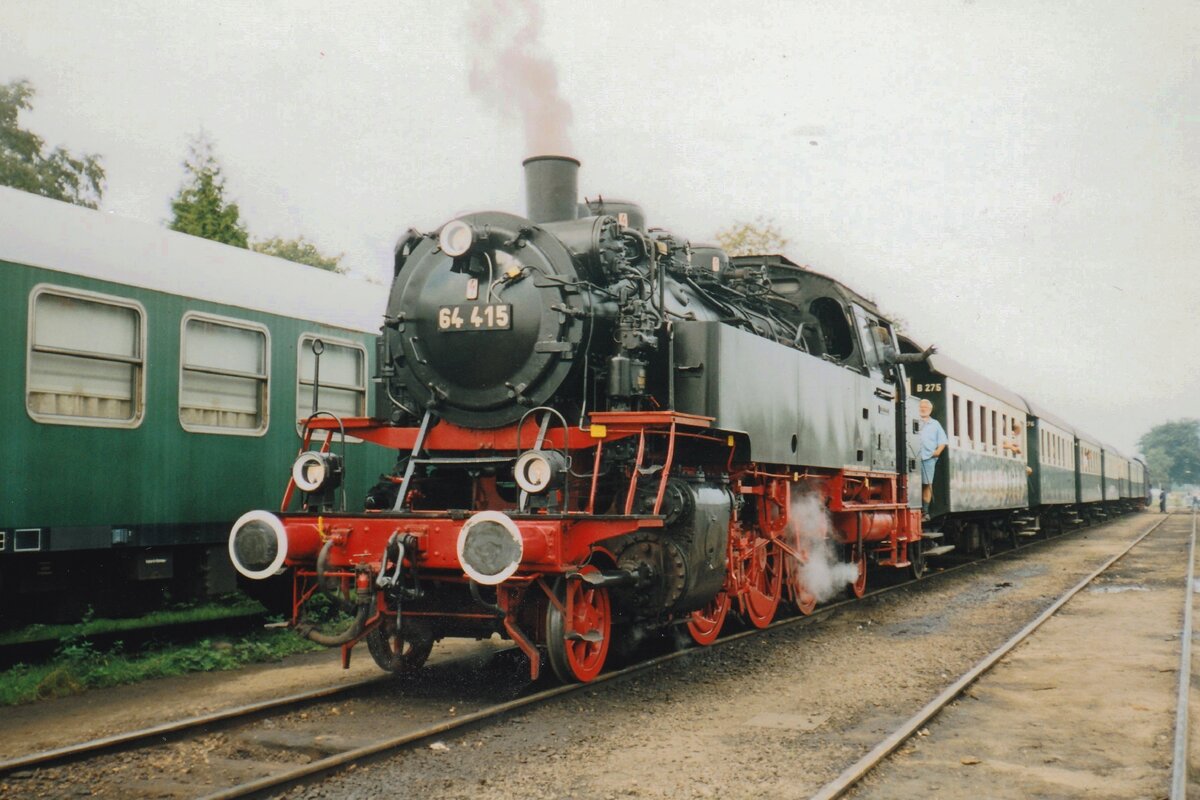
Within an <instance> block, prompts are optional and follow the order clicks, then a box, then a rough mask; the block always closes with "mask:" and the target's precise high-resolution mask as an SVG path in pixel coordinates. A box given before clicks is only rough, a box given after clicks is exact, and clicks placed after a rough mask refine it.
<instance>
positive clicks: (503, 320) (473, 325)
mask: <svg viewBox="0 0 1200 800" xmlns="http://www.w3.org/2000/svg"><path fill="white" fill-rule="evenodd" d="M437 326H438V330H439V331H446V332H451V333H452V332H454V331H506V330H509V329H511V328H512V304H511V303H487V304H486V305H462V306H439V307H438V315H437Z"/></svg>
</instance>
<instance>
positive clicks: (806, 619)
mask: <svg viewBox="0 0 1200 800" xmlns="http://www.w3.org/2000/svg"><path fill="white" fill-rule="evenodd" d="M1160 524H1161V523H1160ZM1081 530H1085V528H1083V527H1080V528H1076V529H1075V530H1073V531H1069V532H1068V533H1066V534H1063V535H1062V536H1056V537H1054V538H1053V539H1040V540H1038V541H1037V542H1032V543H1031V544H1044V543H1049V542H1051V541H1060V540H1062V539H1064V538H1066V536H1068V535H1069V534H1071V533H1075V532H1077V531H1081ZM1148 533H1149V532H1147V534H1148ZM1147 534H1143V535H1142V538H1144V537H1145V536H1146V535H1147ZM1140 540H1141V539H1140V538H1139V540H1138V541H1140ZM1027 547H1028V545H1027V546H1026V547H1021V548H1012V549H1010V550H1007V551H1005V552H1004V553H998V554H996V555H995V556H993V558H992V560H994V559H997V558H1000V557H1003V556H1006V555H1008V554H1010V553H1016V552H1017V551H1018V550H1025V549H1026V548H1027ZM985 561H986V559H977V560H973V561H968V562H966V563H964V564H958V565H955V566H953V567H950V568H948V569H945V570H940V571H939V572H937V573H934V574H931V575H928V576H927V578H922V579H921V580H912V579H910V580H907V581H904V582H902V583H897V584H895V585H892V586H885V587H883V588H880V589H877V590H875V591H873V592H868V593H867V594H865V595H863V597H862V598H851V599H847V600H842V601H839V602H836V603H832V604H830V605H826V606H822V607H820V608H818V609H817V610H816V611H815V612H813V613H812V614H808V615H804V616H796V617H789V618H786V619H782V620H777V621H775V622H773V623H771V624H770V625H769V626H767V627H766V628H763V629H758V628H748V629H747V630H744V631H738V632H737V633H733V634H729V635H726V636H722V637H721V638H720V639H718V640H717V641H716V642H714V643H713V644H712V645H710V646H709V647H700V648H688V649H684V650H677V651H675V652H671V653H666V654H663V655H661V656H657V657H655V658H651V659H649V660H646V661H639V662H638V663H637V664H632V665H630V666H628V667H625V668H624V669H620V670H615V671H613V672H605V673H603V674H601V675H599V676H598V677H597V678H595V679H594V680H592V681H590V682H588V683H575V684H567V685H564V686H555V687H552V688H550V689H547V690H544V691H541V692H537V693H535V694H531V695H528V696H526V697H521V698H517V699H515V700H510V701H508V702H505V703H500V704H498V705H494V706H489V707H487V708H483V709H480V710H478V711H475V712H472V713H470V714H464V715H462V716H461V717H456V718H455V719H453V720H444V721H442V722H438V723H435V724H433V725H430V726H428V727H426V728H422V729H420V730H416V731H411V732H409V733H406V734H403V735H400V736H395V737H391V738H388V739H383V740H379V741H377V742H372V743H371V744H369V745H364V746H362V747H359V748H356V749H354V750H347V751H344V752H342V753H338V754H336V755H332V756H328V757H326V758H322V759H319V760H316V761H312V762H309V763H308V764H304V765H302V766H299V767H297V768H295V769H290V770H286V771H283V772H279V773H277V774H275V775H271V776H267V777H263V778H258V779H255V780H252V781H247V782H246V783H243V784H240V785H238V786H233V787H230V788H228V789H223V790H221V791H218V792H214V793H212V794H209V795H205V796H204V797H203V798H202V800H234V799H235V798H242V797H251V796H261V795H265V794H266V793H268V792H272V791H278V790H280V789H284V788H287V787H290V786H294V785H297V784H299V783H301V782H302V781H304V780H305V779H306V778H315V777H317V776H319V775H323V774H327V773H331V772H335V771H336V770H338V769H340V768H343V767H346V766H349V765H350V764H353V763H356V762H359V761H362V760H364V759H367V758H372V757H377V756H381V755H383V754H385V753H388V752H397V751H400V750H402V749H404V748H407V747H410V746H412V745H416V744H419V743H421V742H423V741H426V740H428V739H432V738H433V737H435V736H440V735H442V734H445V733H449V732H451V731H454V730H457V729H463V728H467V727H469V726H473V725H476V724H479V723H481V722H485V721H486V720H488V719H490V718H493V717H500V716H503V715H505V714H509V713H512V712H513V711H517V710H520V709H522V708H525V707H528V706H532V705H536V704H538V703H542V702H545V701H548V700H551V699H553V698H556V697H560V696H563V695H566V694H570V693H572V692H577V691H581V690H584V689H590V688H592V687H594V686H596V685H598V684H601V683H605V682H607V681H613V680H618V679H621V678H626V677H629V676H632V675H635V674H637V673H640V672H645V671H647V670H650V669H652V668H654V667H657V666H660V665H662V664H665V663H667V662H670V661H674V660H675V659H679V658H685V657H688V656H693V655H699V654H703V653H706V652H709V651H711V650H713V649H715V648H717V647H719V646H722V645H727V644H732V643H733V642H736V641H739V640H741V639H744V638H746V637H749V636H755V635H758V634H760V633H762V632H763V631H766V630H774V629H777V628H781V627H784V626H788V625H806V624H810V623H812V622H815V621H816V620H818V619H820V618H822V617H825V616H827V615H829V614H831V613H832V612H834V611H836V610H837V609H840V608H843V607H845V606H849V605H852V604H854V603H857V602H859V601H860V600H863V599H866V598H868V597H878V596H880V595H884V594H887V593H889V592H893V591H897V590H899V589H904V588H908V587H910V586H912V585H913V584H917V583H920V582H921V581H923V580H929V579H934V578H937V577H940V576H943V575H949V574H951V573H953V572H957V571H958V570H960V569H967V568H971V567H978V566H979V565H981V564H983V563H985Z"/></svg>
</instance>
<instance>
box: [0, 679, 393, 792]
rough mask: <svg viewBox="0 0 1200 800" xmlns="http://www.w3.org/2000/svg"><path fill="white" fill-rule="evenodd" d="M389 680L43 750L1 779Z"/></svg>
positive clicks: (4, 765) (6, 767)
mask: <svg viewBox="0 0 1200 800" xmlns="http://www.w3.org/2000/svg"><path fill="white" fill-rule="evenodd" d="M389 677H390V676H388V675H379V676H376V677H373V678H366V679H364V680H361V681H355V682H353V683H347V684H345V685H342V686H326V687H325V688H323V689H314V690H312V691H308V692H300V693H298V694H292V695H288V696H287V697H278V698H275V699H272V700H263V701H261V702H258V703H249V704H246V705H242V706H236V707H234V708H226V709H222V710H221V711H214V712H212V713H210V714H201V715H198V716H195V717H187V718H185V719H180V720H173V721H171V722H164V723H163V724H161V725H155V726H153V727H150V728H141V729H139V730H135V731H127V732H125V733H118V734H114V735H112V736H105V737H102V738H99V739H90V740H88V741H86V742H78V743H76V744H69V745H66V746H65V747H56V748H54V749H53V750H43V751H41V752H38V753H30V754H28V755H23V756H18V757H16V758H12V759H9V760H7V761H0V776H3V775H6V774H8V773H11V772H15V771H17V770H20V769H29V768H31V767H45V766H49V765H52V764H61V763H65V762H68V761H77V760H79V759H81V758H85V757H88V756H95V755H99V754H101V753H105V752H108V751H112V750H121V749H124V748H127V747H132V746H134V745H138V744H141V743H143V742H145V741H146V740H148V739H160V740H161V739H163V738H166V737H171V736H177V735H179V734H181V733H185V732H187V731H192V730H198V729H201V728H206V727H208V726H210V725H215V724H217V723H220V722H227V721H229V720H233V719H239V718H243V717H249V716H254V715H258V714H263V713H265V712H268V711H276V710H282V709H286V708H291V707H293V706H298V705H303V704H305V703H311V702H313V701H316V700H324V699H327V698H330V697H337V696H339V695H342V694H347V693H349V692H352V691H354V690H356V689H362V688H364V687H366V686H370V685H372V684H377V683H382V682H384V681H387V680H388V679H389ZM157 743H159V742H156V744H157Z"/></svg>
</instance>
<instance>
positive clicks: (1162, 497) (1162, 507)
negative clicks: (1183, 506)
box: [1158, 489, 1167, 514]
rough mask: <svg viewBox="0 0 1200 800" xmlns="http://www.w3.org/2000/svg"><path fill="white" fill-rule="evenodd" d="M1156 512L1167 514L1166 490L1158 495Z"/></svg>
mask: <svg viewBox="0 0 1200 800" xmlns="http://www.w3.org/2000/svg"><path fill="white" fill-rule="evenodd" d="M1158 510H1159V511H1161V512H1162V513H1164V514H1165V513H1167V490H1166V489H1163V490H1162V491H1161V492H1159V493H1158Z"/></svg>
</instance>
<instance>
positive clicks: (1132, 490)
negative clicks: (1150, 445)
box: [1127, 458, 1146, 508]
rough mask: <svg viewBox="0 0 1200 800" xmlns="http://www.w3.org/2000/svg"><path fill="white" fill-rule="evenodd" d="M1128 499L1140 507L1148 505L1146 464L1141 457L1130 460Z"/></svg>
mask: <svg viewBox="0 0 1200 800" xmlns="http://www.w3.org/2000/svg"><path fill="white" fill-rule="evenodd" d="M1127 499H1128V500H1130V501H1131V502H1132V504H1133V505H1134V506H1137V507H1139V508H1141V507H1143V506H1145V505H1146V464H1145V462H1144V461H1142V460H1141V459H1140V458H1131V459H1130V460H1129V494H1128V495H1127Z"/></svg>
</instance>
